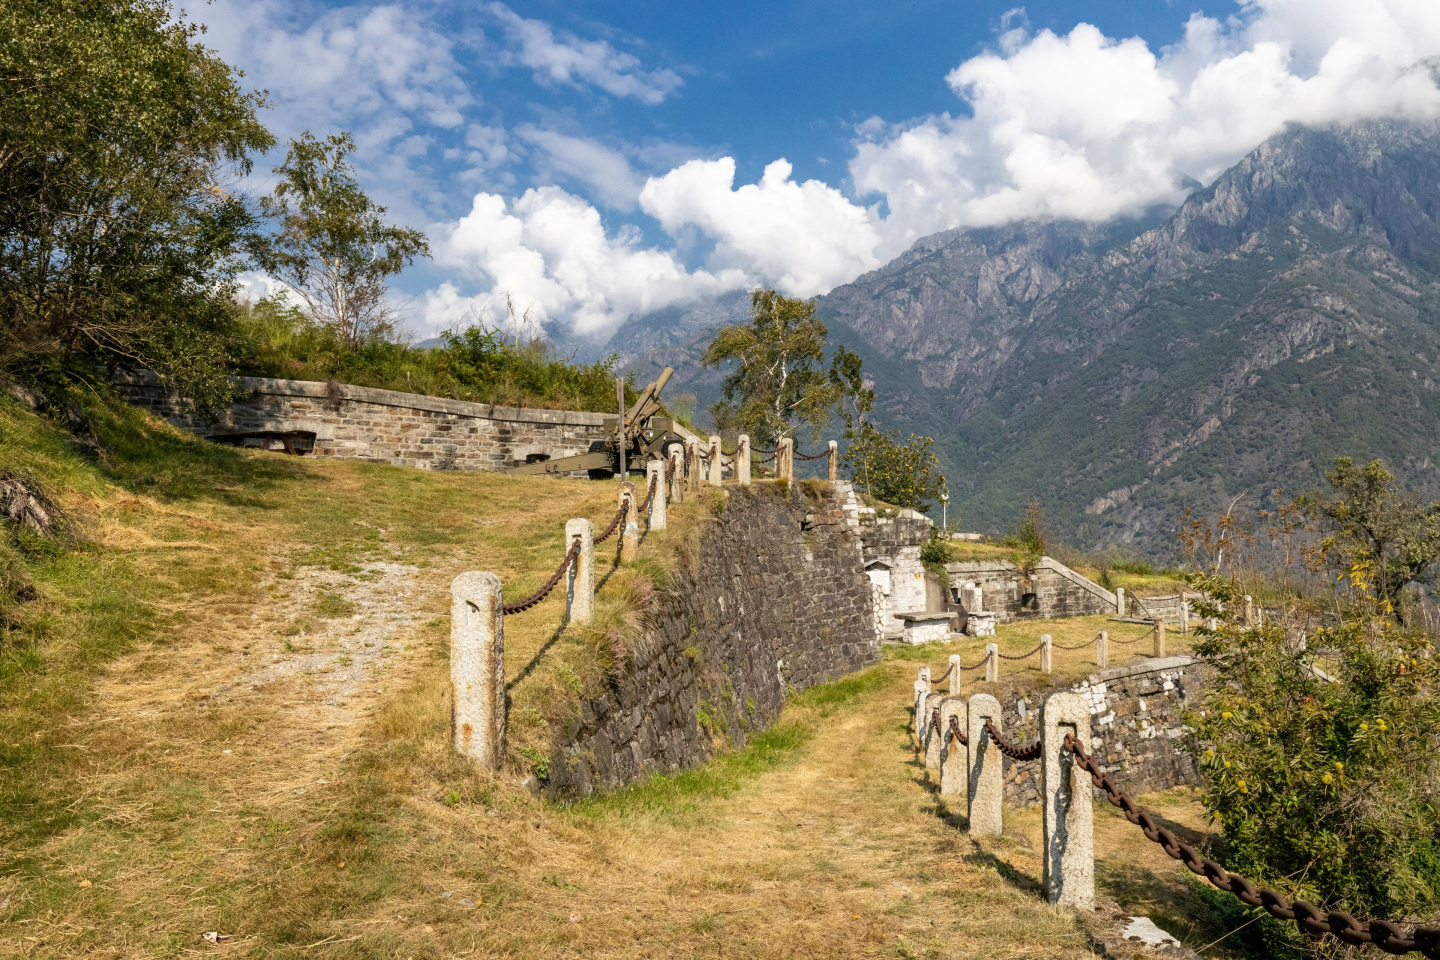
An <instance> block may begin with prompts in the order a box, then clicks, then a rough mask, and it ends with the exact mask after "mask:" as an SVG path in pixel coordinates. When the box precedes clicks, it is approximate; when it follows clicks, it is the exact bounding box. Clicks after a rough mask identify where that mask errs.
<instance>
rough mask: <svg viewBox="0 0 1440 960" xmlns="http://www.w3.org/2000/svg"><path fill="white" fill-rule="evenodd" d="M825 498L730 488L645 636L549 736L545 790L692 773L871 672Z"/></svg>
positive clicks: (873, 639) (849, 552)
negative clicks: (783, 713)
mask: <svg viewBox="0 0 1440 960" xmlns="http://www.w3.org/2000/svg"><path fill="white" fill-rule="evenodd" d="M842 487H843V485H838V484H837V485H836V486H835V488H832V487H830V486H829V485H821V484H811V483H806V484H798V483H792V484H783V485H782V484H776V483H768V482H767V483H756V484H752V485H751V486H748V487H729V488H726V489H725V493H724V495H725V496H726V498H727V502H726V505H725V508H724V511H723V513H722V514H721V515H720V516H719V517H717V518H716V519H715V521H714V522H713V523H710V524H708V525H707V526H706V528H705V530H704V532H703V533H702V535H701V537H700V541H699V545H698V549H697V552H696V554H695V555H694V557H693V558H692V561H691V562H690V563H689V564H688V565H686V566H685V568H684V569H681V570H680V571H678V573H677V574H676V575H675V576H674V579H673V581H672V582H671V583H670V585H669V586H668V587H666V588H665V589H663V590H661V591H659V592H658V593H657V596H656V598H655V600H654V602H653V605H652V608H651V612H650V613H649V614H648V615H647V618H646V622H647V625H648V627H647V636H646V637H645V639H644V640H643V642H642V643H641V644H639V646H638V649H637V650H636V652H635V653H634V654H633V655H632V656H631V657H630V658H629V659H628V661H627V662H626V664H625V667H624V672H623V674H622V675H621V676H619V677H618V678H617V679H616V680H614V681H613V683H612V685H611V687H610V689H609V690H608V691H607V692H606V693H605V694H604V695H603V696H601V697H598V698H595V699H593V700H591V701H589V702H587V703H585V704H584V705H583V707H582V709H581V711H580V714H579V716H578V717H576V718H575V719H574V720H573V721H572V723H571V725H570V727H569V728H568V729H565V730H563V731H560V732H559V733H558V737H557V741H556V744H555V746H554V749H553V753H552V761H551V764H550V782H549V789H550V791H551V792H552V793H554V794H555V795H557V796H561V797H580V796H586V795H588V794H590V793H593V792H594V791H596V790H600V789H609V788H614V787H618V786H621V785H623V784H626V783H630V782H632V781H634V780H636V779H639V778H642V777H645V776H648V775H650V774H652V773H669V772H672V771H676V770H681V769H684V768H687V767H693V766H695V765H697V764H700V763H703V762H704V761H705V760H707V759H709V757H710V756H711V755H712V754H713V753H714V752H715V750H716V749H717V748H720V747H724V746H727V745H729V746H740V745H742V744H744V743H745V741H746V740H747V738H748V736H749V734H750V733H751V732H753V731H756V730H763V729H765V728H766V727H767V726H769V724H770V723H771V722H773V721H774V720H775V718H776V717H777V716H778V715H779V713H780V709H781V707H782V706H783V705H784V701H785V696H786V695H787V694H788V693H789V692H792V691H800V690H804V689H806V688H808V687H811V686H814V685H815V684H818V683H824V682H827V681H830V680H835V679H838V678H839V677H842V676H844V675H845V674H847V673H851V672H853V671H855V670H859V669H861V668H863V667H867V666H870V665H872V664H875V663H878V662H879V660H880V642H879V638H878V636H877V635H876V633H875V630H874V627H873V624H874V610H873V606H872V599H871V583H870V580H869V578H867V577H866V575H865V572H864V565H863V563H862V548H861V541H860V539H859V537H857V536H856V535H855V533H854V532H853V531H852V530H851V528H850V525H849V524H848V523H847V518H846V515H845V510H844V508H843V504H842V503H841V502H840V500H839V498H838V497H837V496H836V488H842Z"/></svg>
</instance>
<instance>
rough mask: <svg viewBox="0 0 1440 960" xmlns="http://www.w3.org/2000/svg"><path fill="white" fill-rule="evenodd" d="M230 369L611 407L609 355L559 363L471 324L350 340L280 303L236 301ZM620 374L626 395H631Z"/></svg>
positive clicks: (487, 398)
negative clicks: (435, 342) (431, 336)
mask: <svg viewBox="0 0 1440 960" xmlns="http://www.w3.org/2000/svg"><path fill="white" fill-rule="evenodd" d="M239 326H240V330H241V332H242V339H243V347H242V349H241V351H240V355H239V359H238V361H237V364H236V366H237V371H238V372H240V373H244V374H249V375H252V376H261V377H282V378H288V379H293V380H337V381H339V382H341V383H350V384H355V385H356V386H361V387H377V388H380V389H384V390H399V391H402V392H405V393H421V394H426V395H429V396H437V397H450V398H451V399H455V400H472V401H475V402H478V403H496V404H503V405H506V406H525V407H552V408H557V409H565V410H593V411H599V412H603V413H611V412H613V411H614V410H615V365H616V362H617V361H616V358H615V357H614V356H611V357H608V358H606V359H605V360H601V361H598V362H596V363H591V364H571V363H566V362H565V361H563V360H561V359H560V358H558V357H557V356H555V354H554V352H553V351H552V350H551V349H550V348H549V347H548V346H547V345H545V344H543V343H535V342H532V343H529V344H520V345H518V346H517V345H514V344H511V343H507V342H506V340H505V338H503V337H501V336H500V335H499V333H497V332H496V331H494V330H485V329H481V328H478V327H471V328H470V329H468V330H466V331H464V332H463V333H459V334H448V333H447V334H445V335H444V337H443V341H442V343H441V345H440V346H438V347H435V348H432V349H421V348H417V347H412V346H408V345H406V344H402V343H396V342H394V341H392V340H386V339H369V340H366V341H364V342H362V343H360V344H359V345H357V346H352V345H350V344H349V343H348V342H346V340H345V339H344V338H343V337H341V336H340V335H339V334H338V333H337V332H336V330H335V329H334V328H333V327H331V326H328V325H325V324H320V323H315V322H313V321H311V320H310V319H309V318H307V317H306V316H305V315H304V314H303V313H301V312H300V311H299V310H296V309H294V308H292V307H287V306H285V305H284V304H283V303H277V302H275V301H272V300H262V301H261V302H260V303H258V304H254V305H253V306H248V307H243V308H241V320H240V324H239ZM632 381H633V376H630V377H627V378H626V397H627V402H634V400H635V399H636V395H635V390H634V384H633V382H632Z"/></svg>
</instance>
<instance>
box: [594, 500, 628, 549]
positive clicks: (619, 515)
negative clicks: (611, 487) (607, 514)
mask: <svg viewBox="0 0 1440 960" xmlns="http://www.w3.org/2000/svg"><path fill="white" fill-rule="evenodd" d="M629 509H630V498H629V497H626V498H625V499H623V500H621V501H620V509H619V510H616V511H615V517H614V519H612V520H611V521H610V526H608V527H606V528H605V532H604V533H602V534H600V536H598V537H596V538H595V545H596V546H599V545H600V544H602V543H604V542H605V541H606V540H609V539H610V536H611V535H612V534H613V533H614V532H615V528H616V527H618V526H620V521H621V520H623V519H625V511H626V510H629Z"/></svg>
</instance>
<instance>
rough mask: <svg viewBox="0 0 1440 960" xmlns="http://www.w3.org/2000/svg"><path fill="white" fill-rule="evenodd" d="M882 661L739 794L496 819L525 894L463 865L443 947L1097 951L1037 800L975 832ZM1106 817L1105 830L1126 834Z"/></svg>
mask: <svg viewBox="0 0 1440 960" xmlns="http://www.w3.org/2000/svg"><path fill="white" fill-rule="evenodd" d="M883 669H887V670H889V671H890V672H891V673H892V674H893V681H894V682H888V683H887V684H886V686H885V687H884V688H883V689H882V690H880V691H878V692H876V693H873V694H870V695H868V696H866V697H865V698H863V699H862V700H860V701H859V702H857V703H854V704H852V705H849V706H846V707H843V708H841V709H839V710H837V711H836V712H835V713H834V714H833V715H831V716H830V717H828V718H817V719H816V720H815V723H816V728H817V732H816V733H815V735H814V737H813V739H812V740H811V741H810V742H809V743H808V744H807V745H806V747H805V748H804V749H803V752H802V754H801V755H800V756H799V757H798V759H796V760H795V761H794V762H792V763H790V764H787V765H785V766H783V767H782V768H780V769H775V770H772V771H770V772H767V773H764V774H762V775H760V776H758V777H756V778H754V779H753V780H750V781H748V782H746V783H744V784H743V785H742V786H741V787H740V789H739V790H738V791H736V792H735V793H734V794H733V795H731V796H730V797H728V798H725V799H700V800H697V801H696V802H695V803H693V804H690V805H682V809H679V810H678V811H677V810H674V809H671V810H667V811H666V812H664V813H661V814H658V815H657V814H649V813H647V812H645V811H644V810H643V809H631V808H629V807H626V806H621V807H620V808H619V811H618V812H617V813H616V814H612V815H611V816H609V817H608V818H607V819H605V820H604V821H603V822H600V823H594V822H590V821H588V820H586V819H585V818H584V817H582V816H580V815H578V814H573V813H563V812H555V811H546V812H545V813H544V814H542V816H541V818H540V819H539V820H537V821H536V823H535V829H534V830H533V831H531V832H530V835H528V836H527V837H525V838H523V842H522V843H520V844H518V845H516V844H513V843H512V844H506V843H505V842H504V841H503V840H502V839H501V837H500V836H498V835H495V834H492V835H491V839H490V843H492V844H494V845H496V846H502V847H504V848H505V849H504V852H503V853H502V855H501V872H503V873H504V874H505V875H506V876H507V877H508V878H509V879H510V880H511V881H512V882H513V883H514V884H515V885H516V886H517V887H518V888H519V889H522V890H524V891H525V894H524V901H523V904H522V903H514V904H501V905H499V906H497V907H496V908H495V909H493V910H491V909H486V908H485V905H484V903H483V901H484V898H485V896H486V894H487V893H488V891H487V890H484V889H483V888H482V887H479V886H477V885H475V884H468V885H467V884H464V883H463V882H461V881H459V880H458V878H457V880H456V881H453V882H455V883H457V887H456V889H454V890H452V891H450V892H451V896H452V898H453V897H461V896H464V897H466V898H476V897H478V898H480V899H481V900H482V904H481V906H480V907H478V908H476V909H475V910H473V911H466V910H460V911H453V910H442V911H441V912H439V913H436V914H433V915H432V919H431V920H430V921H428V924H429V925H430V926H431V927H432V928H434V934H433V936H434V937H436V938H437V939H436V941H435V942H436V945H437V946H439V945H442V944H443V945H444V946H443V948H442V949H441V950H440V951H439V952H440V953H441V954H447V953H451V952H453V953H456V954H464V953H466V951H467V950H473V951H474V952H475V955H479V956H514V957H578V956H584V957H607V958H639V957H670V956H673V955H684V956H701V957H758V958H771V957H775V958H779V957H896V956H899V957H937V958H943V957H1048V958H1056V957H1076V958H1078V957H1089V956H1093V955H1094V954H1093V952H1092V950H1093V948H1092V946H1091V939H1090V937H1089V936H1088V935H1087V933H1086V932H1085V930H1084V929H1082V926H1081V925H1080V924H1078V923H1077V922H1076V920H1075V918H1074V917H1073V915H1071V914H1070V913H1068V912H1066V911H1060V910H1055V909H1053V908H1051V907H1050V906H1048V905H1047V904H1046V903H1044V901H1043V897H1042V896H1041V895H1040V893H1039V874H1040V861H1039V858H1038V857H1037V856H1036V854H1035V850H1036V848H1037V847H1038V839H1039V838H1038V833H1039V822H1038V816H1037V815H1036V813H1035V812H1034V811H1020V812H1009V811H1007V835H1006V836H1005V837H1003V838H999V839H997V840H995V841H987V842H984V843H977V842H975V841H972V840H971V839H970V838H969V836H968V835H967V834H966V833H965V832H964V831H963V829H961V827H963V823H964V809H963V803H961V804H959V805H955V806H951V805H947V804H945V803H943V802H941V801H940V799H939V798H938V796H937V795H936V793H935V791H934V789H933V787H932V785H931V783H930V781H929V778H928V777H927V776H926V775H925V772H924V770H923V768H922V767H921V766H920V765H919V764H917V763H916V762H915V761H914V760H913V753H912V751H911V749H910V738H909V734H908V728H907V726H906V711H905V708H904V697H905V682H904V677H903V676H902V673H903V672H904V671H902V670H901V669H900V668H899V667H888V668H883ZM1193 812H1194V810H1193V806H1190V807H1187V811H1186V813H1187V815H1190V814H1193ZM1100 819H1101V823H1100V828H1099V833H1100V835H1101V837H1102V839H1106V840H1110V839H1117V840H1118V839H1123V838H1125V837H1126V834H1125V833H1124V832H1123V831H1120V830H1118V829H1117V828H1116V826H1115V824H1113V823H1112V822H1111V818H1108V817H1105V816H1102V817H1101V818H1100ZM1120 825H1121V826H1124V827H1125V828H1126V829H1129V830H1133V828H1131V827H1129V825H1128V824H1123V822H1122V823H1121V824H1120ZM1142 843H1143V841H1142ZM1156 853H1158V850H1157V851H1156ZM1125 856H1126V857H1127V858H1130V859H1128V860H1127V861H1126V862H1127V863H1130V862H1131V861H1132V860H1134V858H1135V857H1139V860H1138V861H1135V862H1137V863H1138V864H1139V869H1141V870H1143V871H1147V875H1148V876H1150V877H1159V878H1161V879H1160V880H1159V881H1158V882H1159V884H1160V886H1161V887H1166V886H1167V885H1168V886H1169V889H1168V890H1164V891H1162V892H1165V893H1167V894H1173V893H1174V891H1175V888H1178V887H1179V886H1180V884H1179V876H1178V873H1177V872H1176V871H1175V869H1174V865H1173V864H1171V863H1169V862H1168V861H1166V860H1165V858H1164V857H1163V854H1161V855H1159V857H1158V859H1156V858H1154V857H1152V856H1151V855H1150V852H1149V851H1146V850H1143V849H1140V848H1138V847H1137V848H1136V849H1128V848H1127V849H1126V850H1125ZM1107 869H1108V868H1107V867H1105V866H1104V865H1103V864H1102V868H1101V873H1102V875H1104V874H1105V872H1106V870H1107ZM1131 879H1132V880H1133V879H1135V878H1134V876H1133V874H1132V875H1131ZM1104 883H1105V880H1104V879H1102V888H1103V886H1104ZM442 895H443V892H442ZM1131 899H1132V900H1133V899H1135V898H1131ZM1142 899H1143V898H1142ZM448 902H449V901H448V900H447V903H448Z"/></svg>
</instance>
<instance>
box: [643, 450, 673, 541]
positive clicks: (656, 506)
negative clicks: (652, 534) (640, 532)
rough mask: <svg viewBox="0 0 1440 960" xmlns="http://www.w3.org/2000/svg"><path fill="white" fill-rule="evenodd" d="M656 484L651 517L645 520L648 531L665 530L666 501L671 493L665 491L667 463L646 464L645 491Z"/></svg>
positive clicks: (654, 461)
mask: <svg viewBox="0 0 1440 960" xmlns="http://www.w3.org/2000/svg"><path fill="white" fill-rule="evenodd" d="M652 480H653V481H654V483H655V496H653V497H651V498H650V515H649V516H647V517H646V518H645V529H646V530H664V529H665V501H666V500H667V499H668V494H669V492H670V491H668V490H666V489H665V461H663V460H651V461H650V462H649V463H647V464H645V489H646V490H649V489H650V483H651V481H652Z"/></svg>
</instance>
